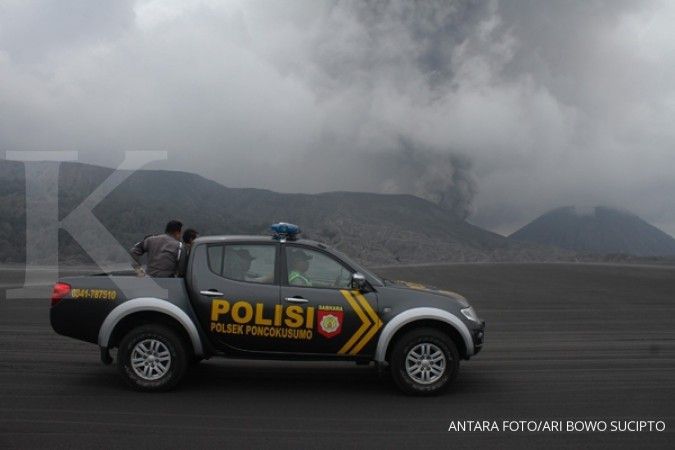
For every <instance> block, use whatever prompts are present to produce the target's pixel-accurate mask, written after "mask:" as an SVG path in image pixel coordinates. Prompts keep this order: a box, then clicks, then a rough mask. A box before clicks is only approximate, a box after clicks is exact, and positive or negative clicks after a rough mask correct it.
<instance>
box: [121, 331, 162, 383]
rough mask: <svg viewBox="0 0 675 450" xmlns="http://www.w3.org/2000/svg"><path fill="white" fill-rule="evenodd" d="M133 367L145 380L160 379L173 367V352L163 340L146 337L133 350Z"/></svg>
mask: <svg viewBox="0 0 675 450" xmlns="http://www.w3.org/2000/svg"><path fill="white" fill-rule="evenodd" d="M131 368H132V369H133V370H134V372H135V373H136V375H138V376H139V377H141V378H142V379H144V380H147V381H154V380H158V379H160V378H162V377H163V376H164V375H166V373H167V372H168V371H169V368H171V352H169V349H168V347H167V346H166V345H165V344H164V343H163V342H162V341H159V340H157V339H144V340H142V341H140V342H138V343H137V344H136V345H135V346H134V348H133V350H132V351H131Z"/></svg>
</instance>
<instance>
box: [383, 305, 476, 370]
mask: <svg viewBox="0 0 675 450" xmlns="http://www.w3.org/2000/svg"><path fill="white" fill-rule="evenodd" d="M422 326H429V327H432V328H437V329H440V330H441V331H443V332H445V333H447V334H448V335H449V336H450V337H451V338H452V340H453V341H454V342H455V344H456V345H457V350H459V352H460V355H461V356H462V358H465V359H468V358H469V357H470V356H471V355H473V354H474V348H473V339H471V333H470V332H469V329H468V328H467V327H466V325H464V323H463V322H462V321H461V320H460V319H459V318H457V317H456V316H455V315H453V314H452V313H449V312H448V311H444V310H442V309H438V308H428V307H421V308H411V309H408V310H406V311H403V312H402V313H400V314H398V315H396V316H394V318H392V319H391V320H390V321H389V322H387V325H385V327H384V329H383V330H382V333H381V334H380V338H379V340H378V342H377V350H376V351H375V361H377V362H379V363H384V362H387V361H388V359H389V353H390V351H391V348H392V344H393V343H394V342H395V340H396V339H397V338H398V337H400V336H401V335H403V334H404V333H406V332H407V331H409V330H411V329H413V328H417V327H422Z"/></svg>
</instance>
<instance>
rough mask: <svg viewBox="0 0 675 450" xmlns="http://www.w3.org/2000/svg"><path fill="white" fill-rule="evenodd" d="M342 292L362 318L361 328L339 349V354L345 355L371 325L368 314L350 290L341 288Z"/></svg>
mask: <svg viewBox="0 0 675 450" xmlns="http://www.w3.org/2000/svg"><path fill="white" fill-rule="evenodd" d="M340 292H341V293H342V296H343V297H344V298H346V299H347V302H349V304H350V305H351V307H352V308H353V309H354V311H356V314H357V315H358V316H359V319H361V322H362V324H361V326H360V327H359V329H358V330H356V333H354V335H353V336H352V337H351V338H349V340H348V341H347V343H346V344H345V345H343V346H342V348H341V349H340V351H338V355H343V354H345V353H347V351H348V350H349V349H350V348H351V346H352V345H354V343H355V342H357V341H358V340H359V339H360V338H361V336H362V335H363V333H365V332H366V330H367V329H368V327H370V320H368V316H366V315H365V314H364V313H363V311H362V310H361V308H360V307H359V304H358V303H356V300H354V298H353V297H352V295H351V294H350V293H349V291H345V290H341V291H340Z"/></svg>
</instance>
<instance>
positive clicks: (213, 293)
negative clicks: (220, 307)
mask: <svg viewBox="0 0 675 450" xmlns="http://www.w3.org/2000/svg"><path fill="white" fill-rule="evenodd" d="M199 293H200V294H202V295H206V296H207V297H222V296H223V295H225V294H223V293H222V292H218V291H216V290H215V289H209V290H208V291H199Z"/></svg>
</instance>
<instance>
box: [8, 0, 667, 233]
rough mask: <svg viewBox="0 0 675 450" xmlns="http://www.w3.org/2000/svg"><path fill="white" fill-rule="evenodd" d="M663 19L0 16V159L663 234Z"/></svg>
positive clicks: (529, 14) (178, 9)
mask: <svg viewBox="0 0 675 450" xmlns="http://www.w3.org/2000/svg"><path fill="white" fill-rule="evenodd" d="M673 22H675V5H674V4H673V3H672V2H667V1H659V0H654V1H645V2H628V1H626V2H624V1H609V0H608V1H602V0H601V1H596V2H541V1H530V0H520V1H497V0H494V1H473V0H457V1H440V0H438V1H425V2H414V1H404V0H393V1H389V2H379V1H315V0H299V1H290V2H264V1H241V2H238V1H234V0H233V1H228V2H219V1H213V0H194V1H182V0H181V1H178V0H137V1H133V0H125V1H116V2H108V1H100V2H98V1H83V0H70V1H62V0H43V1H14V0H10V1H6V2H3V3H2V4H1V5H0V155H1V154H2V153H3V152H4V151H17V150H18V151H21V150H24V151H25V150H69V151H72V150H76V151H79V152H80V155H81V160H82V161H84V162H92V163H98V164H105V165H110V166H115V165H117V164H118V163H119V162H120V161H121V160H122V158H123V151H125V150H160V151H167V153H168V155H169V158H168V160H167V161H165V162H162V163H158V164H156V165H155V166H154V167H155V168H167V169H178V170H186V171H190V172H196V173H199V174H202V175H204V176H206V177H208V178H211V179H214V180H216V181H218V182H221V183H223V184H225V185H229V186H246V187H259V188H269V189H275V190H281V191H294V192H320V191H330V190H358V191H376V192H403V193H409V194H413V195H418V196H421V197H424V198H427V199H429V200H432V201H435V202H437V203H439V204H440V205H442V206H443V207H444V208H446V209H447V210H448V211H449V212H450V213H452V214H455V215H456V216H457V217H460V218H464V217H467V218H468V219H469V220H470V221H471V222H474V223H477V224H479V225H482V226H485V227H487V228H490V229H493V230H496V231H499V232H503V233H509V232H511V231H513V230H514V229H515V228H517V227H518V226H520V225H523V224H524V223H526V222H528V221H529V220H531V219H532V218H534V217H535V216H537V215H538V214H541V213H543V212H545V211H547V210H549V209H552V208H555V207H558V206H560V205H570V204H592V205H595V204H602V205H608V206H616V207H621V208H624V209H628V210H631V211H633V212H635V213H637V214H639V215H641V216H643V217H644V218H645V219H647V220H649V221H651V222H653V223H655V224H657V225H659V226H661V227H663V228H664V229H666V230H667V231H669V232H671V233H675V195H673V192H675V177H673V176H672V175H673V173H672V167H675V153H673V151H672V149H673V145H674V144H675V128H673V126H672V124H673V123H675V56H673V55H675V35H673V31H672V30H673V27H672V23H673Z"/></svg>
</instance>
